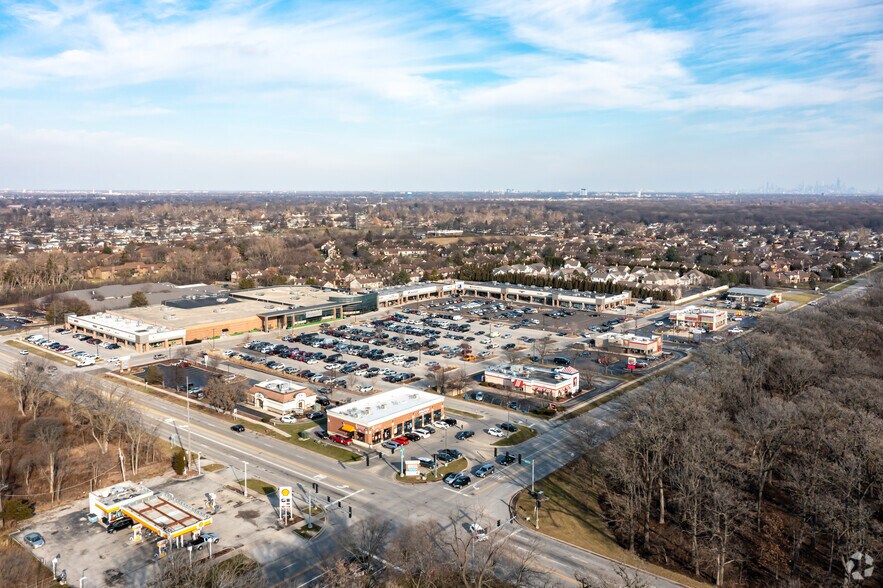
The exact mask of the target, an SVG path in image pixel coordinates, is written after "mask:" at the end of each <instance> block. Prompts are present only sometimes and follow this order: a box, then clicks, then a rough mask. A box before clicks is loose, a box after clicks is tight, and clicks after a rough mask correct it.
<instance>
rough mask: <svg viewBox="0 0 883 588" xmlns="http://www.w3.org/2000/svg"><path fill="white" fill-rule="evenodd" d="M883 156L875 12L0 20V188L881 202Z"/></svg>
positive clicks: (783, 3)
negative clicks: (836, 197)
mask: <svg viewBox="0 0 883 588" xmlns="http://www.w3.org/2000/svg"><path fill="white" fill-rule="evenodd" d="M880 161H883V4H881V3H879V2H870V1H864V0H830V1H821V0H808V1H807V2H794V1H793V0H790V1H789V0H763V1H762V0H724V1H722V2H716V3H694V2H674V3H672V2H667V3H663V2H637V1H626V2H614V1H610V0H607V1H583V0H534V1H530V2H517V1H505V0H475V1H470V2H466V1H456V0H450V1H439V2H432V3H413V2H397V1H394V0H390V1H383V2H370V3H367V2H348V1H345V0H342V1H338V2H274V1H272V0H271V1H269V2H260V3H258V2H248V1H234V2H231V1H219V2H211V1H209V2H193V1H187V0H144V1H125V0H35V1H31V2H26V1H15V0H12V1H10V2H5V3H4V4H3V6H2V7H0V188H9V189H28V188H29V189H84V190H90V189H95V190H108V189H116V190H277V191H290V190H324V191H334V190H380V191H384V190H390V191H397V190H413V191H432V190H436V191H444V190H466V191H473V190H474V191H482V190H504V189H506V188H511V189H515V190H520V191H532V190H536V189H544V190H549V191H557V190H561V191H572V192H575V193H577V194H578V193H579V190H580V188H586V189H587V190H588V191H590V192H595V191H607V190H609V191H639V190H644V191H648V192H652V191H671V192H690V191H693V192H733V191H761V192H762V191H769V192H771V193H774V192H781V191H784V192H790V191H795V190H794V189H793V188H795V187H799V186H803V187H805V188H806V189H807V190H810V191H817V190H819V189H821V188H824V187H834V186H837V185H838V183H839V185H840V188H839V190H835V191H843V192H849V191H852V190H855V191H860V192H868V191H879V190H880V189H881V187H883V170H881V165H880ZM752 186H754V188H752ZM780 187H781V188H780ZM774 188H775V189H774ZM822 191H824V190H822Z"/></svg>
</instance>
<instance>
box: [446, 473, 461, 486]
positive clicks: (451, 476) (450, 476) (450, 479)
mask: <svg viewBox="0 0 883 588" xmlns="http://www.w3.org/2000/svg"><path fill="white" fill-rule="evenodd" d="M462 475H463V474H461V473H460V472H451V473H450V474H445V477H444V478H442V482H444V483H445V484H450V483H451V482H453V481H454V480H456V479H457V478H459V477H460V476H462Z"/></svg>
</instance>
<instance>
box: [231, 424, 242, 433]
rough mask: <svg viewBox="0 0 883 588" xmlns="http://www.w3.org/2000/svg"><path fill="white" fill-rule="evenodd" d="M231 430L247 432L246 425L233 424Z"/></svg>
mask: <svg viewBox="0 0 883 588" xmlns="http://www.w3.org/2000/svg"><path fill="white" fill-rule="evenodd" d="M230 430H231V431H236V432H237V433H243V432H245V426H244V425H233V426H232V427H230Z"/></svg>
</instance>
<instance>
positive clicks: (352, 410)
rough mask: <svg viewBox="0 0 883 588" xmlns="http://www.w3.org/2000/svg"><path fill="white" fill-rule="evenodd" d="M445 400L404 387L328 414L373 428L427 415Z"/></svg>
mask: <svg viewBox="0 0 883 588" xmlns="http://www.w3.org/2000/svg"><path fill="white" fill-rule="evenodd" d="M443 400H444V398H443V397H442V396H439V395H437V394H431V393H429V392H422V391H420V390H416V389H414V388H409V387H407V386H402V387H400V388H394V389H392V390H389V391H388V392H381V393H380V394H375V395H374V396H371V397H369V398H362V399H361V400H356V401H355V402H350V403H349V404H344V405H342V406H338V407H335V408H329V409H328V411H327V412H328V414H329V415H331V416H335V417H337V418H339V419H342V420H344V421H347V422H350V423H357V424H359V425H362V426H364V427H371V426H374V425H376V424H380V423H384V422H386V421H388V420H390V419H392V418H395V417H398V416H402V415H405V414H409V413H413V412H418V413H419V412H421V411H423V413H425V412H426V411H428V410H429V408H430V407H432V406H433V405H436V404H439V403H440V402H442V401H443ZM421 414H422V413H421Z"/></svg>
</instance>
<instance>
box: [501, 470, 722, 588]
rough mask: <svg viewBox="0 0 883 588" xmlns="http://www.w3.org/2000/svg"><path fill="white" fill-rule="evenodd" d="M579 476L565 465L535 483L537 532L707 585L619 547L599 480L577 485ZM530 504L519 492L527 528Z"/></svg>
mask: <svg viewBox="0 0 883 588" xmlns="http://www.w3.org/2000/svg"><path fill="white" fill-rule="evenodd" d="M580 475H586V472H585V471H577V468H572V467H567V466H565V467H563V468H561V469H559V470H557V471H555V472H554V473H552V474H551V475H549V476H547V477H545V478H543V479H542V480H539V481H538V482H537V483H536V489H537V490H542V491H543V494H544V495H545V497H546V500H545V501H544V502H543V505H542V509H541V511H540V532H541V533H544V534H546V535H549V536H551V537H555V538H556V539H560V540H562V541H566V542H568V543H572V544H574V545H577V546H579V547H582V548H584V549H588V550H589V551H592V552H594V553H598V554H601V555H603V556H606V557H609V558H611V559H614V560H616V561H620V562H622V563H625V564H628V565H631V566H635V567H638V568H641V569H644V570H647V571H649V572H652V573H654V574H658V575H660V576H663V577H665V578H670V579H673V580H676V581H677V582H680V583H682V584H685V585H687V586H696V587H698V586H707V584H704V583H702V582H697V581H695V580H693V579H691V578H688V577H686V576H683V575H681V574H678V573H677V572H673V571H670V570H667V569H665V568H663V567H661V566H657V565H654V564H651V563H649V562H646V561H644V560H642V559H640V558H639V557H638V556H637V555H635V554H633V553H629V551H628V550H626V549H623V548H622V547H620V546H619V544H618V543H616V540H615V539H614V537H613V533H612V532H611V530H610V528H609V527H608V526H607V524H606V523H605V521H604V517H603V515H602V512H601V507H600V505H599V503H598V496H599V494H600V491H601V483H600V481H598V480H593V483H591V484H588V485H586V484H578V483H577V480H576V476H580ZM581 495H585V498H584V499H583V500H577V499H576V497H577V496H581ZM534 504H535V501H534V499H533V498H532V497H531V496H530V493H529V492H527V491H522V492H521V494H520V495H519V496H518V501H517V503H516V506H515V510H516V513H517V515H518V518H519V519H520V520H521V521H523V522H524V521H525V518H526V517H530V521H529V522H525V523H524V524H529V525H530V526H531V528H533V525H534Z"/></svg>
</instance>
